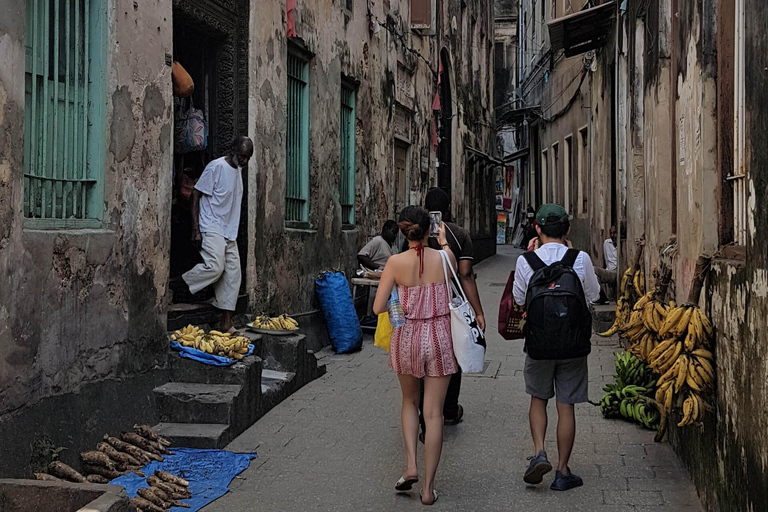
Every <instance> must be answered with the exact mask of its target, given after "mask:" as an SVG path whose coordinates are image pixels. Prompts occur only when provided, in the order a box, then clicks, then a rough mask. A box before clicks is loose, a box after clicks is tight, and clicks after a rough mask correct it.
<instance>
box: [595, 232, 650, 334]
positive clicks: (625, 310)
mask: <svg viewBox="0 0 768 512" xmlns="http://www.w3.org/2000/svg"><path fill="white" fill-rule="evenodd" d="M644 245H645V243H644V242H643V241H641V242H640V244H639V245H638V246H637V251H636V252H635V259H634V261H633V263H632V266H630V267H629V268H628V269H627V270H626V271H624V274H623V275H622V277H621V286H620V287H619V298H618V300H617V301H616V319H615V320H614V322H613V325H612V326H611V328H610V329H608V330H607V331H605V332H601V333H598V334H597V335H598V336H603V337H608V336H613V335H614V334H616V333H617V332H619V330H620V329H622V328H623V327H624V326H625V325H627V324H628V323H629V321H630V317H631V315H632V305H633V304H635V303H636V302H637V299H638V298H639V297H641V296H642V295H643V294H644V290H643V288H644V286H645V276H644V274H643V271H642V270H641V269H640V257H641V256H642V254H643V246H644Z"/></svg>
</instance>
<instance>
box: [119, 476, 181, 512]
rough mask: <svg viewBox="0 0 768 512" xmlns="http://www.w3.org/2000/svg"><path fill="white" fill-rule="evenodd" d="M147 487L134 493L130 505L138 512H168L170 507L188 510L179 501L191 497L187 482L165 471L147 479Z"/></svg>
mask: <svg viewBox="0 0 768 512" xmlns="http://www.w3.org/2000/svg"><path fill="white" fill-rule="evenodd" d="M147 483H148V484H149V487H143V488H141V489H139V490H138V491H136V494H138V496H136V497H135V498H131V503H133V505H134V506H135V507H136V509H137V511H138V512H168V509H170V508H171V507H182V508H190V506H189V505H188V504H187V503H183V502H181V501H179V500H183V499H187V498H191V497H192V493H191V492H189V489H188V487H189V482H187V481H186V480H184V479H183V478H179V477H177V476H175V475H172V474H171V473H167V472H165V471H155V473H154V475H152V476H150V477H149V478H147Z"/></svg>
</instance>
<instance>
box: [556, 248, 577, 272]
mask: <svg viewBox="0 0 768 512" xmlns="http://www.w3.org/2000/svg"><path fill="white" fill-rule="evenodd" d="M579 252H580V251H579V250H578V249H568V250H567V251H565V255H564V256H563V259H561V260H560V261H561V262H562V263H563V265H565V266H567V267H570V268H573V265H574V264H576V258H578V257H579Z"/></svg>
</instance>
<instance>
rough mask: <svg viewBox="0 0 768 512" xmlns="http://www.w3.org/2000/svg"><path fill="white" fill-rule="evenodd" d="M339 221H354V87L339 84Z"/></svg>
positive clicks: (348, 222)
mask: <svg viewBox="0 0 768 512" xmlns="http://www.w3.org/2000/svg"><path fill="white" fill-rule="evenodd" d="M340 203H341V222H342V223H344V224H354V223H355V89H354V87H352V86H350V85H349V84H345V83H342V86H341V195H340Z"/></svg>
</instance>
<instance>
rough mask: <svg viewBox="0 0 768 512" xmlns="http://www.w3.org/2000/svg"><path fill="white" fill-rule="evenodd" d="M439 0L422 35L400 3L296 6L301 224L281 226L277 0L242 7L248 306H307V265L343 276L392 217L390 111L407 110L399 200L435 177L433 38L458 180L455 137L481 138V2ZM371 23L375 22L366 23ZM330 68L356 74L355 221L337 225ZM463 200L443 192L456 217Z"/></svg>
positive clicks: (486, 75)
mask: <svg viewBox="0 0 768 512" xmlns="http://www.w3.org/2000/svg"><path fill="white" fill-rule="evenodd" d="M443 4H444V5H445V9H444V10H442V9H441V10H440V12H439V16H438V30H437V34H436V36H434V37H433V36H419V35H417V34H415V33H413V32H411V30H410V25H409V19H410V13H409V11H408V9H409V4H408V2H396V1H389V2H373V3H371V14H372V18H371V19H369V17H368V15H367V12H368V2H365V1H362V0H358V1H356V2H354V8H353V12H352V15H351V16H349V17H347V16H346V15H345V13H344V11H343V10H342V8H341V6H340V5H339V4H338V2H331V1H330V0H327V1H322V2H312V3H305V4H301V5H300V6H299V7H298V8H297V10H296V13H295V17H294V20H295V26H296V33H297V41H298V42H299V43H300V44H302V45H303V46H304V47H305V48H306V50H307V51H308V52H309V53H310V54H311V55H312V58H311V61H310V116H309V117H310V137H309V138H310V205H311V206H310V215H309V226H308V229H291V228H289V227H286V224H285V221H284V218H285V212H284V208H285V165H286V147H285V144H286V140H285V127H286V118H285V112H286V86H285V84H286V69H285V66H286V54H287V49H288V39H287V37H286V31H285V16H286V13H285V6H284V4H283V5H281V4H280V3H277V2H265V3H258V4H254V5H253V8H252V11H251V61H250V68H251V70H252V72H251V80H250V90H251V94H250V98H251V101H250V105H249V111H250V112H251V129H250V131H251V134H252V136H253V137H254V143H255V155H254V158H253V160H252V162H254V164H253V167H254V168H255V173H256V175H255V179H254V180H253V181H252V183H255V184H256V185H255V186H253V187H250V189H249V194H250V197H249V210H250V211H249V218H250V225H251V226H253V229H252V230H250V231H249V251H251V252H250V254H249V260H251V261H253V262H254V264H253V266H251V267H250V268H249V272H248V274H247V287H248V290H249V293H250V295H251V299H252V308H253V310H254V311H256V312H260V311H272V312H277V311H288V312H291V313H294V314H296V313H302V312H308V311H311V310H313V309H316V307H317V306H316V304H315V293H314V290H315V285H314V280H315V277H316V276H317V274H318V273H319V272H321V271H323V270H326V269H330V268H339V269H344V270H346V271H347V272H348V275H350V274H351V273H352V271H353V270H354V269H355V267H356V266H357V264H356V254H357V251H358V250H359V248H360V247H361V246H362V245H363V244H364V243H365V242H366V241H367V239H368V238H369V237H370V236H373V235H376V234H378V232H379V230H380V228H381V225H382V224H383V222H384V221H385V220H386V219H388V218H396V215H397V213H399V212H396V211H395V210H396V209H397V208H396V205H395V203H396V201H397V197H398V194H397V193H396V190H395V185H396V180H395V171H394V136H395V131H396V130H397V131H398V132H400V131H402V126H403V125H402V124H397V123H398V121H397V117H398V116H399V114H401V113H406V114H407V115H406V118H407V119H408V122H407V123H406V127H407V129H406V131H408V132H410V134H409V135H407V137H405V138H407V139H408V141H409V142H410V150H409V153H408V171H407V180H406V181H407V194H406V196H407V197H406V198H405V199H406V202H407V203H408V204H418V203H421V201H422V198H423V195H424V193H425V192H426V189H427V188H428V187H429V186H431V185H433V184H435V183H436V170H435V165H434V162H435V152H434V151H432V149H431V122H432V115H433V113H432V100H433V97H434V94H435V90H436V86H437V75H436V73H437V70H438V54H439V52H440V50H441V49H442V48H447V49H448V51H449V53H450V55H451V58H452V62H448V63H445V67H446V70H447V71H446V72H447V73H449V74H450V80H451V83H452V84H455V87H454V91H455V93H454V94H453V100H454V106H453V109H454V112H455V113H456V115H455V116H454V121H453V122H454V135H453V137H454V138H453V140H454V141H455V144H454V156H453V159H452V163H453V166H452V167H453V190H454V191H455V192H456V191H461V190H463V189H464V171H463V165H462V162H463V157H464V144H469V145H471V146H473V147H475V148H478V149H481V150H485V151H488V150H490V149H491V148H492V114H491V113H492V106H491V98H492V86H491V85H489V84H490V83H491V82H492V80H491V78H490V69H491V67H490V66H491V65H492V42H493V34H492V16H493V14H492V13H493V11H492V4H491V2H490V1H484V2H477V3H476V4H474V7H473V8H471V9H470V8H461V6H459V5H458V3H453V2H449V3H443ZM473 19H474V20H476V21H472V20H473ZM372 20H373V21H374V23H373V24H372V23H371V21H372ZM376 24H378V25H379V26H380V28H376V29H375V30H372V27H375V26H376ZM454 27H455V30H454ZM484 27H486V28H484ZM481 32H482V33H481ZM473 33H474V35H472V34H473ZM472 41H474V46H473V45H472V44H471V42H472ZM458 63H463V65H459V64H458ZM467 63H473V64H467ZM470 65H471V67H470ZM342 76H344V77H346V78H348V79H351V80H354V81H355V82H356V83H357V84H358V90H357V112H356V116H357V123H356V124H357V126H356V138H357V140H356V146H357V151H356V169H357V173H356V181H355V187H356V190H355V192H356V206H355V209H356V226H355V227H354V228H352V229H348V228H347V227H345V226H342V223H341V207H340V204H339V189H340V184H339V180H340V163H339V154H340V141H339V129H340V127H339V123H340V117H339V110H340V86H341V79H342ZM470 120H471V121H472V122H470ZM425 164H426V165H425ZM252 172H253V171H252ZM400 195H402V194H400ZM466 200H467V199H466V198H465V196H464V195H463V194H459V193H455V194H454V204H453V207H454V212H455V214H456V217H457V218H458V219H459V220H460V221H465V220H466V219H465V215H464V212H465V201H466Z"/></svg>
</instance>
